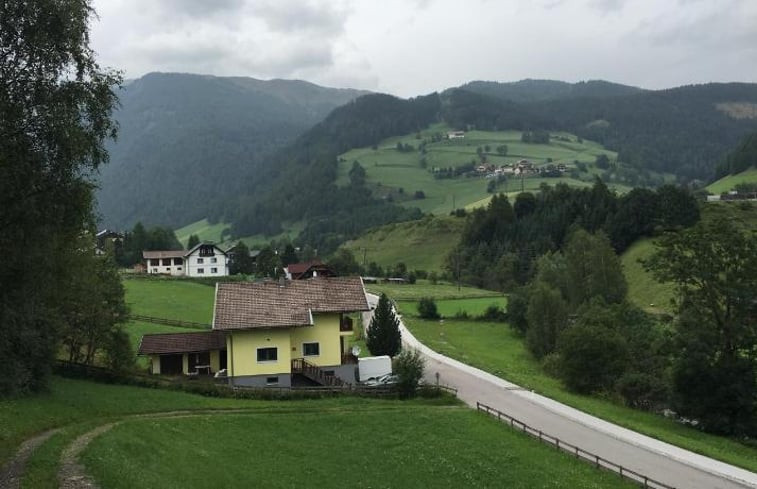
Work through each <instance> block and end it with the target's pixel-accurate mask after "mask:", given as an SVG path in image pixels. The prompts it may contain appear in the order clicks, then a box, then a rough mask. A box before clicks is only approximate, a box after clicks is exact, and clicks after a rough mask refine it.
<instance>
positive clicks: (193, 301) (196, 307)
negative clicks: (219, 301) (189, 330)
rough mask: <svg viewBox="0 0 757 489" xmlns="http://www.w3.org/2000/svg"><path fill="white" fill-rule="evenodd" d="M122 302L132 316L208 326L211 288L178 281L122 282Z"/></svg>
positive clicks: (210, 310) (211, 312)
mask: <svg viewBox="0 0 757 489" xmlns="http://www.w3.org/2000/svg"><path fill="white" fill-rule="evenodd" d="M124 288H125V289H126V303H127V304H128V305H129V307H130V309H131V312H132V314H140V315H143V316H154V317H159V318H168V319H180V320H182V321H194V322H198V323H204V324H210V322H211V321H212V319H213V301H214V300H215V298H214V296H215V289H214V288H213V287H210V286H208V285H203V284H198V283H196V282H190V281H188V280H180V279H163V280H159V279H156V280H147V279H126V280H124Z"/></svg>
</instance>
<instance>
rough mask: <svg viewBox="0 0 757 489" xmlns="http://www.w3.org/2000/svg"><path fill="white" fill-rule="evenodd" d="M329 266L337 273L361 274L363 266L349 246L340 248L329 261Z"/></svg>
mask: <svg viewBox="0 0 757 489" xmlns="http://www.w3.org/2000/svg"><path fill="white" fill-rule="evenodd" d="M328 265H329V267H330V268H331V269H332V270H334V272H335V273H336V274H337V275H360V273H361V272H362V268H361V267H360V264H359V263H358V262H357V260H356V259H355V255H354V254H353V253H352V251H350V250H348V249H347V248H339V249H338V250H336V253H334V255H333V256H332V257H331V259H330V260H329V261H328Z"/></svg>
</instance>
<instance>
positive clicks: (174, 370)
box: [160, 353, 184, 375]
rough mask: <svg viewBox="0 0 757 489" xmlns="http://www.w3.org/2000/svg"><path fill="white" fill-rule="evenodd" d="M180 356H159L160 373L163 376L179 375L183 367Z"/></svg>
mask: <svg viewBox="0 0 757 489" xmlns="http://www.w3.org/2000/svg"><path fill="white" fill-rule="evenodd" d="M182 356H183V355H182V354H181V353H179V354H176V355H161V356H160V373H161V374H163V375H181V373H182V372H181V369H182V366H183V363H184V362H183V361H182Z"/></svg>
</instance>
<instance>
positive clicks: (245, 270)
mask: <svg viewBox="0 0 757 489" xmlns="http://www.w3.org/2000/svg"><path fill="white" fill-rule="evenodd" d="M229 254H230V255H231V256H230V260H229V273H230V274H231V275H238V274H245V275H251V274H252V273H254V272H255V262H254V261H253V259H252V257H251V256H250V249H249V248H248V247H247V245H246V244H245V242H244V241H239V242H238V243H237V244H236V245H235V246H234V248H232V249H231V251H230V253H229Z"/></svg>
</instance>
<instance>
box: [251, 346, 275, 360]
mask: <svg viewBox="0 0 757 489" xmlns="http://www.w3.org/2000/svg"><path fill="white" fill-rule="evenodd" d="M270 349H273V350H276V360H258V359H259V358H260V350H270ZM255 361H256V362H257V363H279V347H278V346H260V347H258V348H255Z"/></svg>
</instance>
